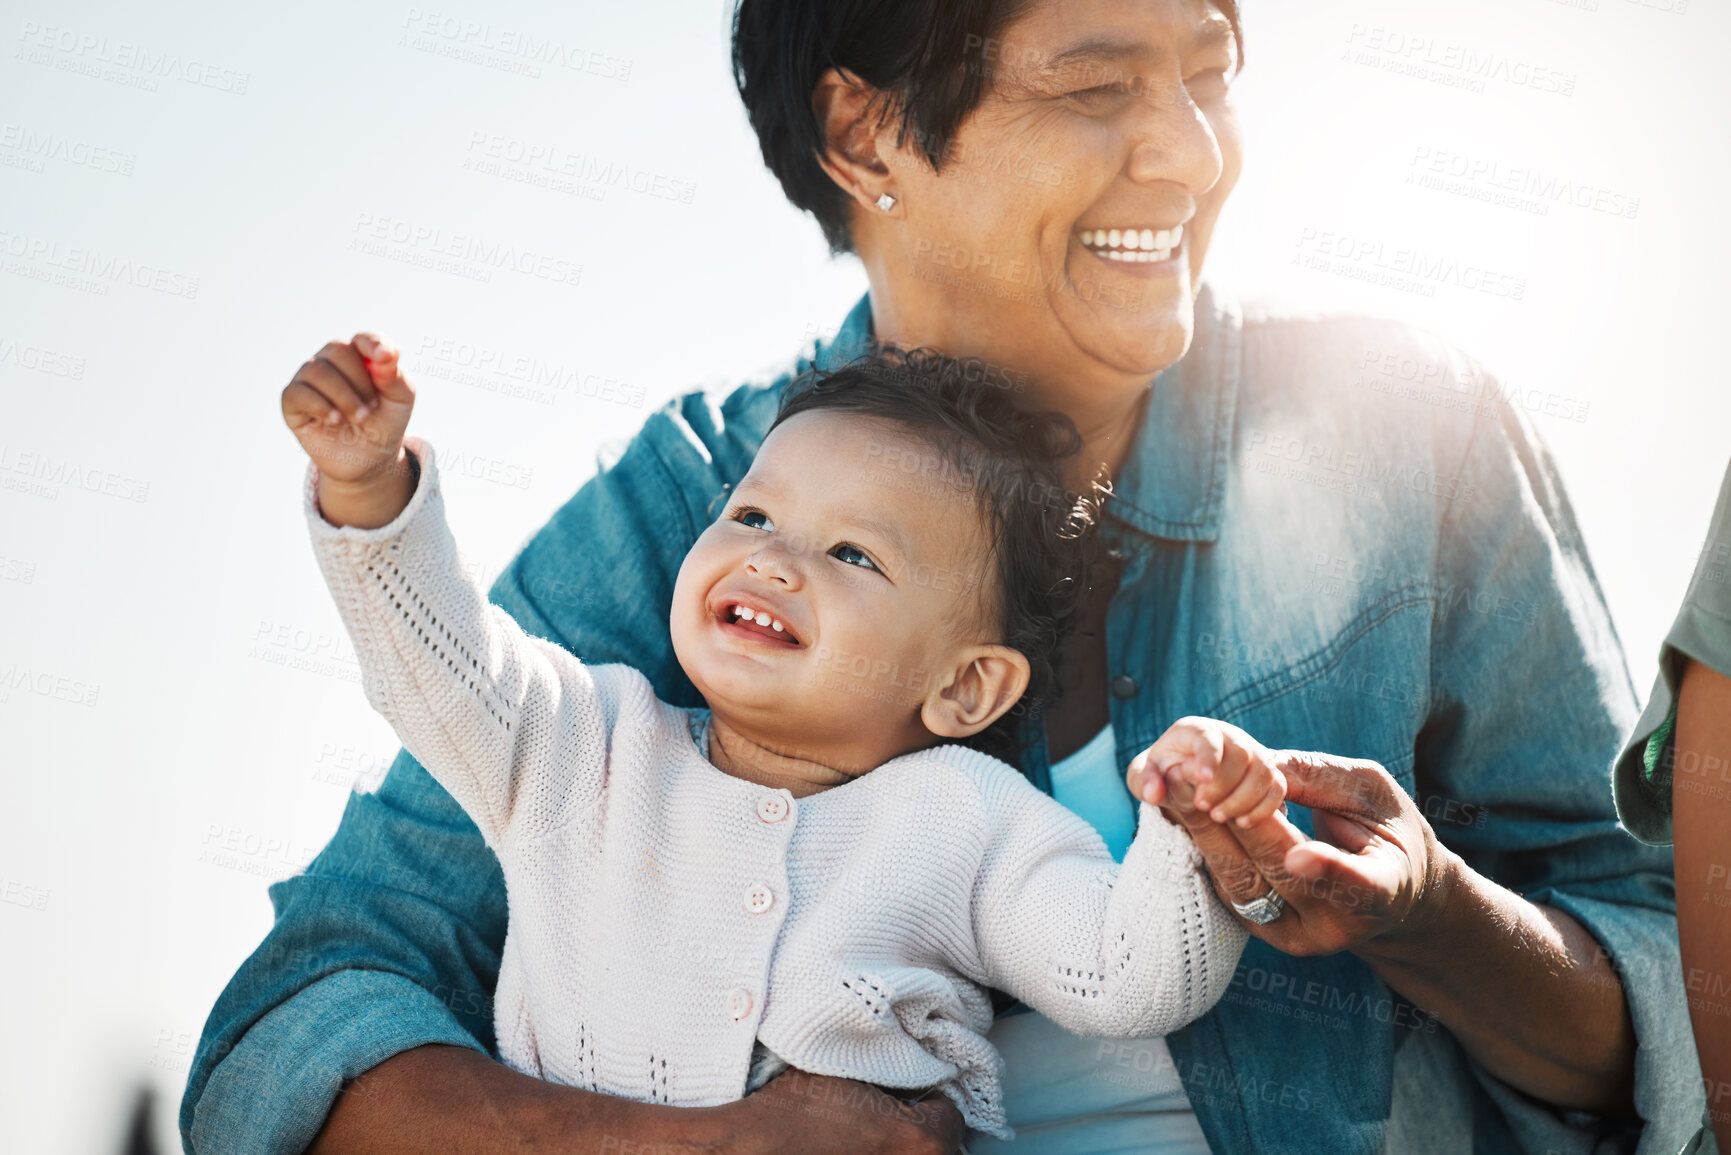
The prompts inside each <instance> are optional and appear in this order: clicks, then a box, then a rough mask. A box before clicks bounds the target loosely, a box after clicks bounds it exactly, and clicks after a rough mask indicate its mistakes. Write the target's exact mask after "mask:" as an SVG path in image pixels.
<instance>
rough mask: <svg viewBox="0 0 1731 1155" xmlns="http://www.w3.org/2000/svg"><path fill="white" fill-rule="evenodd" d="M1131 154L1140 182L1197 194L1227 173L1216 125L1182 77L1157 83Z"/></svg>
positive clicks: (1145, 102) (1149, 93)
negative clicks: (1166, 182) (1171, 185)
mask: <svg viewBox="0 0 1731 1155" xmlns="http://www.w3.org/2000/svg"><path fill="white" fill-rule="evenodd" d="M1141 107H1142V115H1140V116H1138V117H1136V118H1135V119H1134V120H1133V121H1132V123H1133V125H1134V127H1133V128H1132V129H1131V131H1132V132H1134V133H1135V134H1136V138H1137V139H1136V143H1135V147H1134V149H1133V150H1132V152H1131V154H1130V179H1132V180H1134V181H1136V182H1137V183H1139V184H1154V183H1158V182H1162V181H1169V182H1171V183H1173V184H1176V185H1178V186H1179V187H1180V188H1182V189H1183V190H1184V191H1185V192H1186V193H1188V194H1189V195H1190V196H1192V197H1200V196H1202V195H1203V194H1204V193H1206V192H1207V191H1208V190H1209V189H1211V188H1213V187H1214V186H1215V184H1216V183H1217V182H1218V181H1219V180H1220V175H1221V173H1222V172H1223V171H1225V163H1226V162H1225V158H1224V157H1223V156H1222V155H1221V152H1220V140H1219V138H1218V137H1216V136H1215V135H1214V126H1213V125H1212V124H1210V123H1209V122H1208V117H1207V115H1206V114H1204V113H1203V111H1202V109H1201V108H1199V107H1197V105H1196V102H1195V101H1194V100H1192V99H1191V98H1190V92H1189V90H1188V89H1186V88H1185V87H1184V82H1183V81H1182V80H1180V79H1178V78H1177V77H1173V78H1171V79H1162V80H1161V81H1159V82H1154V83H1151V85H1150V88H1149V90H1148V91H1147V92H1146V93H1144V94H1143V100H1142V103H1141Z"/></svg>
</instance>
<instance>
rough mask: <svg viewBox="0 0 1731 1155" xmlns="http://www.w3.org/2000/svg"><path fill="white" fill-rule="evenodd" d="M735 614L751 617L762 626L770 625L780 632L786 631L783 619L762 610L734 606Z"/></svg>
mask: <svg viewBox="0 0 1731 1155" xmlns="http://www.w3.org/2000/svg"><path fill="white" fill-rule="evenodd" d="M733 616H734V617H736V618H749V619H750V620H751V621H754V622H756V623H757V624H758V625H760V626H768V627H769V628H770V629H772V630H774V631H775V632H776V633H778V634H779V633H782V632H784V631H783V629H782V625H781V619H780V618H772V617H770V616H769V615H768V614H766V613H764V612H763V611H762V610H753V609H752V608H751V607H749V606H734V607H733Z"/></svg>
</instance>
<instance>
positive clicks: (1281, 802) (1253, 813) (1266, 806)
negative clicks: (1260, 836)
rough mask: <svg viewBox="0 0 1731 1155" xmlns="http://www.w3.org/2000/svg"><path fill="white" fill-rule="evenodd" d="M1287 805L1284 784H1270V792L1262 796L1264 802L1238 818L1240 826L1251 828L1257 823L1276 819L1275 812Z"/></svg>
mask: <svg viewBox="0 0 1731 1155" xmlns="http://www.w3.org/2000/svg"><path fill="white" fill-rule="evenodd" d="M1285 805H1286V786H1285V784H1284V783H1282V782H1270V783H1269V784H1268V792H1267V793H1266V794H1264V795H1263V796H1262V800H1261V801H1260V802H1258V803H1257V804H1256V805H1255V806H1252V807H1251V808H1250V809H1249V810H1247V811H1245V812H1244V813H1243V814H1240V815H1239V816H1238V825H1240V826H1249V825H1251V824H1252V823H1255V822H1265V821H1267V820H1268V819H1270V818H1272V817H1274V813H1275V811H1277V810H1279V809H1280V808H1281V807H1282V806H1285Z"/></svg>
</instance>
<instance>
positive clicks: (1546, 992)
mask: <svg viewBox="0 0 1731 1155" xmlns="http://www.w3.org/2000/svg"><path fill="white" fill-rule="evenodd" d="M1269 757H1270V758H1271V759H1272V760H1273V762H1274V765H1275V766H1276V767H1277V768H1278V769H1279V770H1280V771H1281V772H1282V773H1283V774H1284V775H1285V777H1286V786H1287V798H1288V799H1289V800H1290V801H1293V802H1296V803H1298V804H1299V805H1301V806H1308V807H1310V810H1311V825H1312V827H1313V828H1314V829H1315V832H1316V837H1315V838H1306V837H1305V836H1304V834H1303V833H1302V832H1301V831H1300V830H1299V829H1298V828H1297V827H1295V826H1293V825H1292V823H1290V822H1288V821H1287V820H1286V816H1285V815H1283V814H1275V815H1274V816H1273V817H1272V818H1269V819H1268V820H1267V821H1264V822H1259V823H1255V824H1253V825H1250V826H1246V827H1242V828H1239V827H1233V826H1228V825H1222V824H1220V823H1217V822H1215V821H1213V820H1212V819H1211V818H1210V817H1209V816H1208V815H1207V814H1206V813H1203V812H1201V811H1199V810H1197V809H1195V808H1194V807H1193V806H1191V805H1190V804H1189V803H1190V802H1191V799H1190V798H1189V796H1188V793H1187V792H1188V789H1189V787H1188V786H1187V784H1185V783H1183V782H1178V781H1169V780H1160V781H1158V782H1156V781H1152V780H1149V781H1144V782H1143V783H1142V786H1143V789H1144V793H1143V794H1142V795H1141V797H1143V798H1145V799H1147V800H1148V801H1149V802H1151V803H1155V804H1158V805H1161V806H1162V807H1163V808H1164V810H1165V812H1166V813H1167V814H1168V815H1170V816H1171V817H1172V819H1173V820H1174V821H1176V822H1179V823H1182V824H1183V826H1184V828H1185V829H1186V830H1188V831H1189V832H1190V837H1191V838H1192V839H1193V840H1194V841H1195V843H1196V845H1197V847H1198V848H1199V849H1200V850H1201V851H1202V853H1203V855H1204V857H1205V858H1206V860H1207V863H1208V871H1209V874H1210V875H1211V876H1212V877H1213V879H1214V885H1215V889H1216V890H1217V891H1218V892H1219V893H1220V896H1221V897H1222V898H1223V899H1225V900H1226V901H1227V902H1229V903H1230V902H1238V903H1243V902H1248V901H1250V900H1251V899H1253V898H1257V897H1260V896H1261V895H1264V894H1266V893H1267V892H1268V890H1269V889H1270V888H1271V887H1272V889H1273V890H1275V891H1276V892H1277V893H1279V895H1280V896H1281V897H1282V898H1283V899H1285V900H1286V910H1284V911H1282V912H1281V914H1280V917H1278V918H1276V919H1274V920H1273V921H1272V922H1270V923H1268V924H1267V925H1266V926H1256V925H1252V924H1250V923H1249V922H1248V921H1246V923H1245V925H1246V927H1247V928H1248V929H1249V931H1250V933H1251V934H1253V935H1255V936H1256V937H1258V938H1260V939H1263V940H1264V941H1266V942H1268V943H1269V944H1271V945H1273V946H1274V947H1276V948H1277V949H1279V950H1281V951H1284V952H1285V953H1287V954H1291V955H1322V954H1333V953H1335V952H1337V951H1343V950H1345V951H1351V952H1353V953H1354V954H1355V955H1357V956H1358V957H1359V958H1360V959H1362V960H1363V961H1364V963H1365V964H1366V965H1367V966H1369V967H1370V969H1371V970H1372V971H1374V972H1375V973H1376V975H1377V977H1378V978H1380V979H1382V981H1383V982H1385V983H1387V984H1388V985H1389V987H1390V988H1392V989H1393V990H1395V991H1397V992H1398V993H1400V994H1401V995H1402V996H1404V997H1405V998H1406V999H1407V1000H1408V1001H1409V1002H1411V1003H1412V1004H1413V1005H1414V1006H1416V1007H1418V1008H1420V1009H1422V1010H1424V1011H1426V1012H1429V1013H1430V1014H1432V1015H1434V1016H1435V1017H1436V1019H1437V1021H1438V1022H1440V1023H1441V1024H1442V1025H1443V1026H1444V1027H1446V1028H1448V1030H1449V1032H1450V1033H1451V1034H1452V1035H1453V1036H1454V1038H1455V1040H1456V1041H1457V1042H1459V1043H1460V1044H1461V1046H1462V1047H1463V1048H1464V1049H1465V1050H1466V1052H1467V1053H1468V1054H1469V1055H1471V1056H1472V1057H1473V1058H1474V1059H1476V1060H1477V1061H1478V1062H1479V1063H1480V1064H1482V1065H1483V1066H1484V1068H1485V1069H1486V1070H1488V1071H1489V1072H1490V1073H1491V1074H1493V1075H1495V1076H1496V1077H1497V1078H1499V1079H1501V1080H1503V1081H1504V1082H1506V1083H1508V1084H1510V1085H1511V1086H1513V1087H1515V1088H1516V1089H1517V1090H1520V1091H1522V1092H1524V1093H1525V1094H1528V1095H1531V1096H1532V1097H1533V1098H1535V1099H1540V1100H1542V1101H1544V1102H1546V1103H1550V1104H1552V1105H1554V1106H1557V1107H1562V1108H1568V1109H1573V1110H1579V1111H1588V1112H1591V1113H1593V1114H1597V1115H1613V1116H1627V1115H1629V1114H1631V1113H1632V1112H1633V1110H1634V1097H1633V1095H1634V1072H1635V1031H1634V1023H1633V1022H1632V1020H1631V1019H1630V1014H1629V1007H1628V1003H1627V1001H1626V1000H1625V999H1624V997H1623V987H1622V983H1621V980H1620V978H1619V976H1618V974H1617V972H1616V970H1615V968H1614V967H1613V966H1612V963H1611V958H1610V956H1609V955H1608V954H1607V953H1606V951H1605V949H1604V947H1603V946H1601V945H1600V944H1599V941H1598V940H1597V939H1596V938H1594V937H1593V935H1592V934H1591V932H1589V931H1588V930H1587V929H1586V928H1585V927H1583V926H1582V925H1581V924H1580V923H1579V922H1577V921H1576V920H1575V919H1574V918H1573V917H1571V916H1570V915H1568V914H1566V913H1564V912H1563V911H1561V910H1558V909H1556V908H1554V907H1549V906H1540V905H1537V904H1535V903H1532V902H1528V901H1527V900H1526V899H1524V898H1522V897H1521V896H1520V895H1518V894H1515V893H1514V892H1513V891H1510V890H1508V889H1506V888H1504V887H1502V886H1499V885H1498V884H1497V883H1495V882H1493V881H1492V880H1490V879H1488V878H1486V877H1484V876H1483V875H1481V874H1479V873H1477V872H1476V871H1474V870H1473V869H1471V868H1470V867H1469V866H1467V865H1466V863H1464V862H1463V861H1462V860H1461V859H1460V857H1459V856H1458V855H1456V854H1455V853H1454V852H1452V851H1450V850H1449V849H1448V848H1447V847H1446V846H1444V845H1443V844H1442V842H1441V841H1440V840H1439V839H1438V838H1437V836H1436V833H1435V831H1433V830H1432V829H1431V826H1430V823H1428V822H1426V821H1425V818H1424V815H1423V814H1421V813H1419V809H1418V806H1417V805H1416V804H1415V803H1414V802H1413V800H1412V798H1411V796H1410V795H1408V794H1407V792H1406V791H1405V790H1402V789H1401V787H1400V784H1399V783H1397V782H1396V781H1395V780H1394V779H1393V778H1392V777H1391V776H1390V775H1389V773H1388V771H1386V770H1384V769H1383V768H1382V767H1381V766H1379V765H1377V764H1376V763H1375V762H1368V761H1363V760H1359V759H1353V758H1336V757H1333V756H1331V755H1327V754H1302V753H1296V752H1293V751H1284V752H1281V753H1277V754H1270V755H1269Z"/></svg>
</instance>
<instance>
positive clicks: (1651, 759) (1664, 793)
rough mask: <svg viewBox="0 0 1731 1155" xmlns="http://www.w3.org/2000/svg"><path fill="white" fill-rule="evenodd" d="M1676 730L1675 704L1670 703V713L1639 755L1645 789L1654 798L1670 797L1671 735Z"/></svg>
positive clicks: (1648, 739)
mask: <svg viewBox="0 0 1731 1155" xmlns="http://www.w3.org/2000/svg"><path fill="white" fill-rule="evenodd" d="M1676 729H1677V703H1676V701H1675V700H1673V701H1672V702H1671V712H1670V713H1669V714H1666V715H1665V720H1664V721H1663V722H1660V723H1659V728H1658V729H1657V730H1654V731H1653V732H1652V733H1651V734H1650V735H1648V736H1647V748H1646V750H1644V751H1643V752H1642V754H1641V765H1642V767H1643V768H1644V769H1645V770H1646V775H1645V779H1646V785H1647V789H1648V790H1650V791H1651V792H1652V796H1653V797H1654V798H1656V799H1657V798H1665V799H1668V798H1670V797H1671V758H1672V755H1671V753H1670V750H1671V734H1672V732H1673V731H1675V730H1676Z"/></svg>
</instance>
